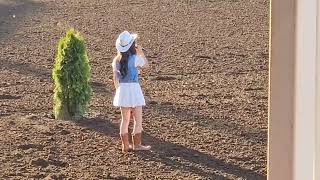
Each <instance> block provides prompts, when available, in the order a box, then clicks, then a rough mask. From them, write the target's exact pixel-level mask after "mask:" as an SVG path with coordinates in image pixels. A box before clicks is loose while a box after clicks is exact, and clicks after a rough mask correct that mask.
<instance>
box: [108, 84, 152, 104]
mask: <svg viewBox="0 0 320 180" xmlns="http://www.w3.org/2000/svg"><path fill="white" fill-rule="evenodd" d="M113 105H114V106H117V107H137V106H145V105H146V102H145V100H144V96H143V93H142V90H141V87H140V84H139V83H119V87H118V88H117V90H116V94H115V96H114V99H113Z"/></svg>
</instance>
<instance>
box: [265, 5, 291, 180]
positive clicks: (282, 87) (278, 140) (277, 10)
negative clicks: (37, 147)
mask: <svg viewBox="0 0 320 180" xmlns="http://www.w3.org/2000/svg"><path fill="white" fill-rule="evenodd" d="M295 1H296V0H271V8H270V9H271V13H270V14H271V23H270V26H271V29H270V37H271V41H270V61H269V121H268V125H269V128H268V180H293V148H294V147H293V143H294V139H293V137H294V132H293V130H294V129H293V128H294V126H293V124H294V108H295V107H294V87H295V85H294V83H295V79H294V73H295V71H294V69H295V68H294V67H295V64H294V59H295V53H294V52H295V13H296V12H295Z"/></svg>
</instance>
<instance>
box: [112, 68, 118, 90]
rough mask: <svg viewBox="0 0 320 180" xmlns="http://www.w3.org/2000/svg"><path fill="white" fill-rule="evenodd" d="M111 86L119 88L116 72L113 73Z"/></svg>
mask: <svg viewBox="0 0 320 180" xmlns="http://www.w3.org/2000/svg"><path fill="white" fill-rule="evenodd" d="M113 85H114V88H116V89H117V88H118V87H119V80H118V76H117V72H116V71H113Z"/></svg>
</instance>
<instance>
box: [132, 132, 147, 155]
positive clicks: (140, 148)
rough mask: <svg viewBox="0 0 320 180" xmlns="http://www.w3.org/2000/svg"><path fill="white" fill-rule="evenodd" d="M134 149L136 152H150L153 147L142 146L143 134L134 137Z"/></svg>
mask: <svg viewBox="0 0 320 180" xmlns="http://www.w3.org/2000/svg"><path fill="white" fill-rule="evenodd" d="M132 144H133V146H132V149H133V150H134V151H148V150H150V149H151V146H143V145H141V133H138V134H135V135H132Z"/></svg>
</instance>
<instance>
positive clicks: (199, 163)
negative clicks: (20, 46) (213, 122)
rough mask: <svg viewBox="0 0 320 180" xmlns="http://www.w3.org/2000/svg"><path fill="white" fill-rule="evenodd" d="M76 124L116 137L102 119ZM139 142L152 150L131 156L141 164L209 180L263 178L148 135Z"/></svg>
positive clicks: (114, 130) (114, 128)
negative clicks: (184, 172)
mask: <svg viewBox="0 0 320 180" xmlns="http://www.w3.org/2000/svg"><path fill="white" fill-rule="evenodd" d="M76 123H77V124H78V125H80V126H82V127H86V128H89V129H90V130H93V131H96V132H99V133H102V134H104V135H106V136H111V137H115V138H117V137H119V132H118V131H119V130H118V129H119V127H118V126H119V125H118V124H116V123H112V122H110V121H109V120H106V119H105V118H104V117H97V118H92V119H82V120H79V121H76ZM143 138H144V141H145V142H146V143H148V144H150V145H151V146H153V150H152V151H150V152H136V153H135V154H137V155H139V156H140V157H141V158H142V159H143V160H145V161H155V162H161V163H163V164H164V165H165V166H168V167H170V168H172V169H176V170H181V171H189V172H192V173H195V174H198V175H200V176H202V177H210V178H212V179H225V177H223V176H221V175H218V174H217V173H215V172H224V173H227V174H229V175H233V176H237V177H238V178H244V179H255V180H258V179H266V177H265V176H264V175H261V174H258V173H256V172H254V171H252V170H248V169H244V168H241V167H238V166H236V165H233V164H231V163H227V162H224V161H223V160H220V159H218V158H215V157H213V156H211V155H208V154H206V153H202V152H199V151H197V150H194V149H191V148H187V147H184V146H182V145H178V144H174V143H171V142H167V141H164V140H161V139H158V138H155V137H153V136H152V135H150V134H148V133H144V135H143ZM178 159H179V160H178Z"/></svg>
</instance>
